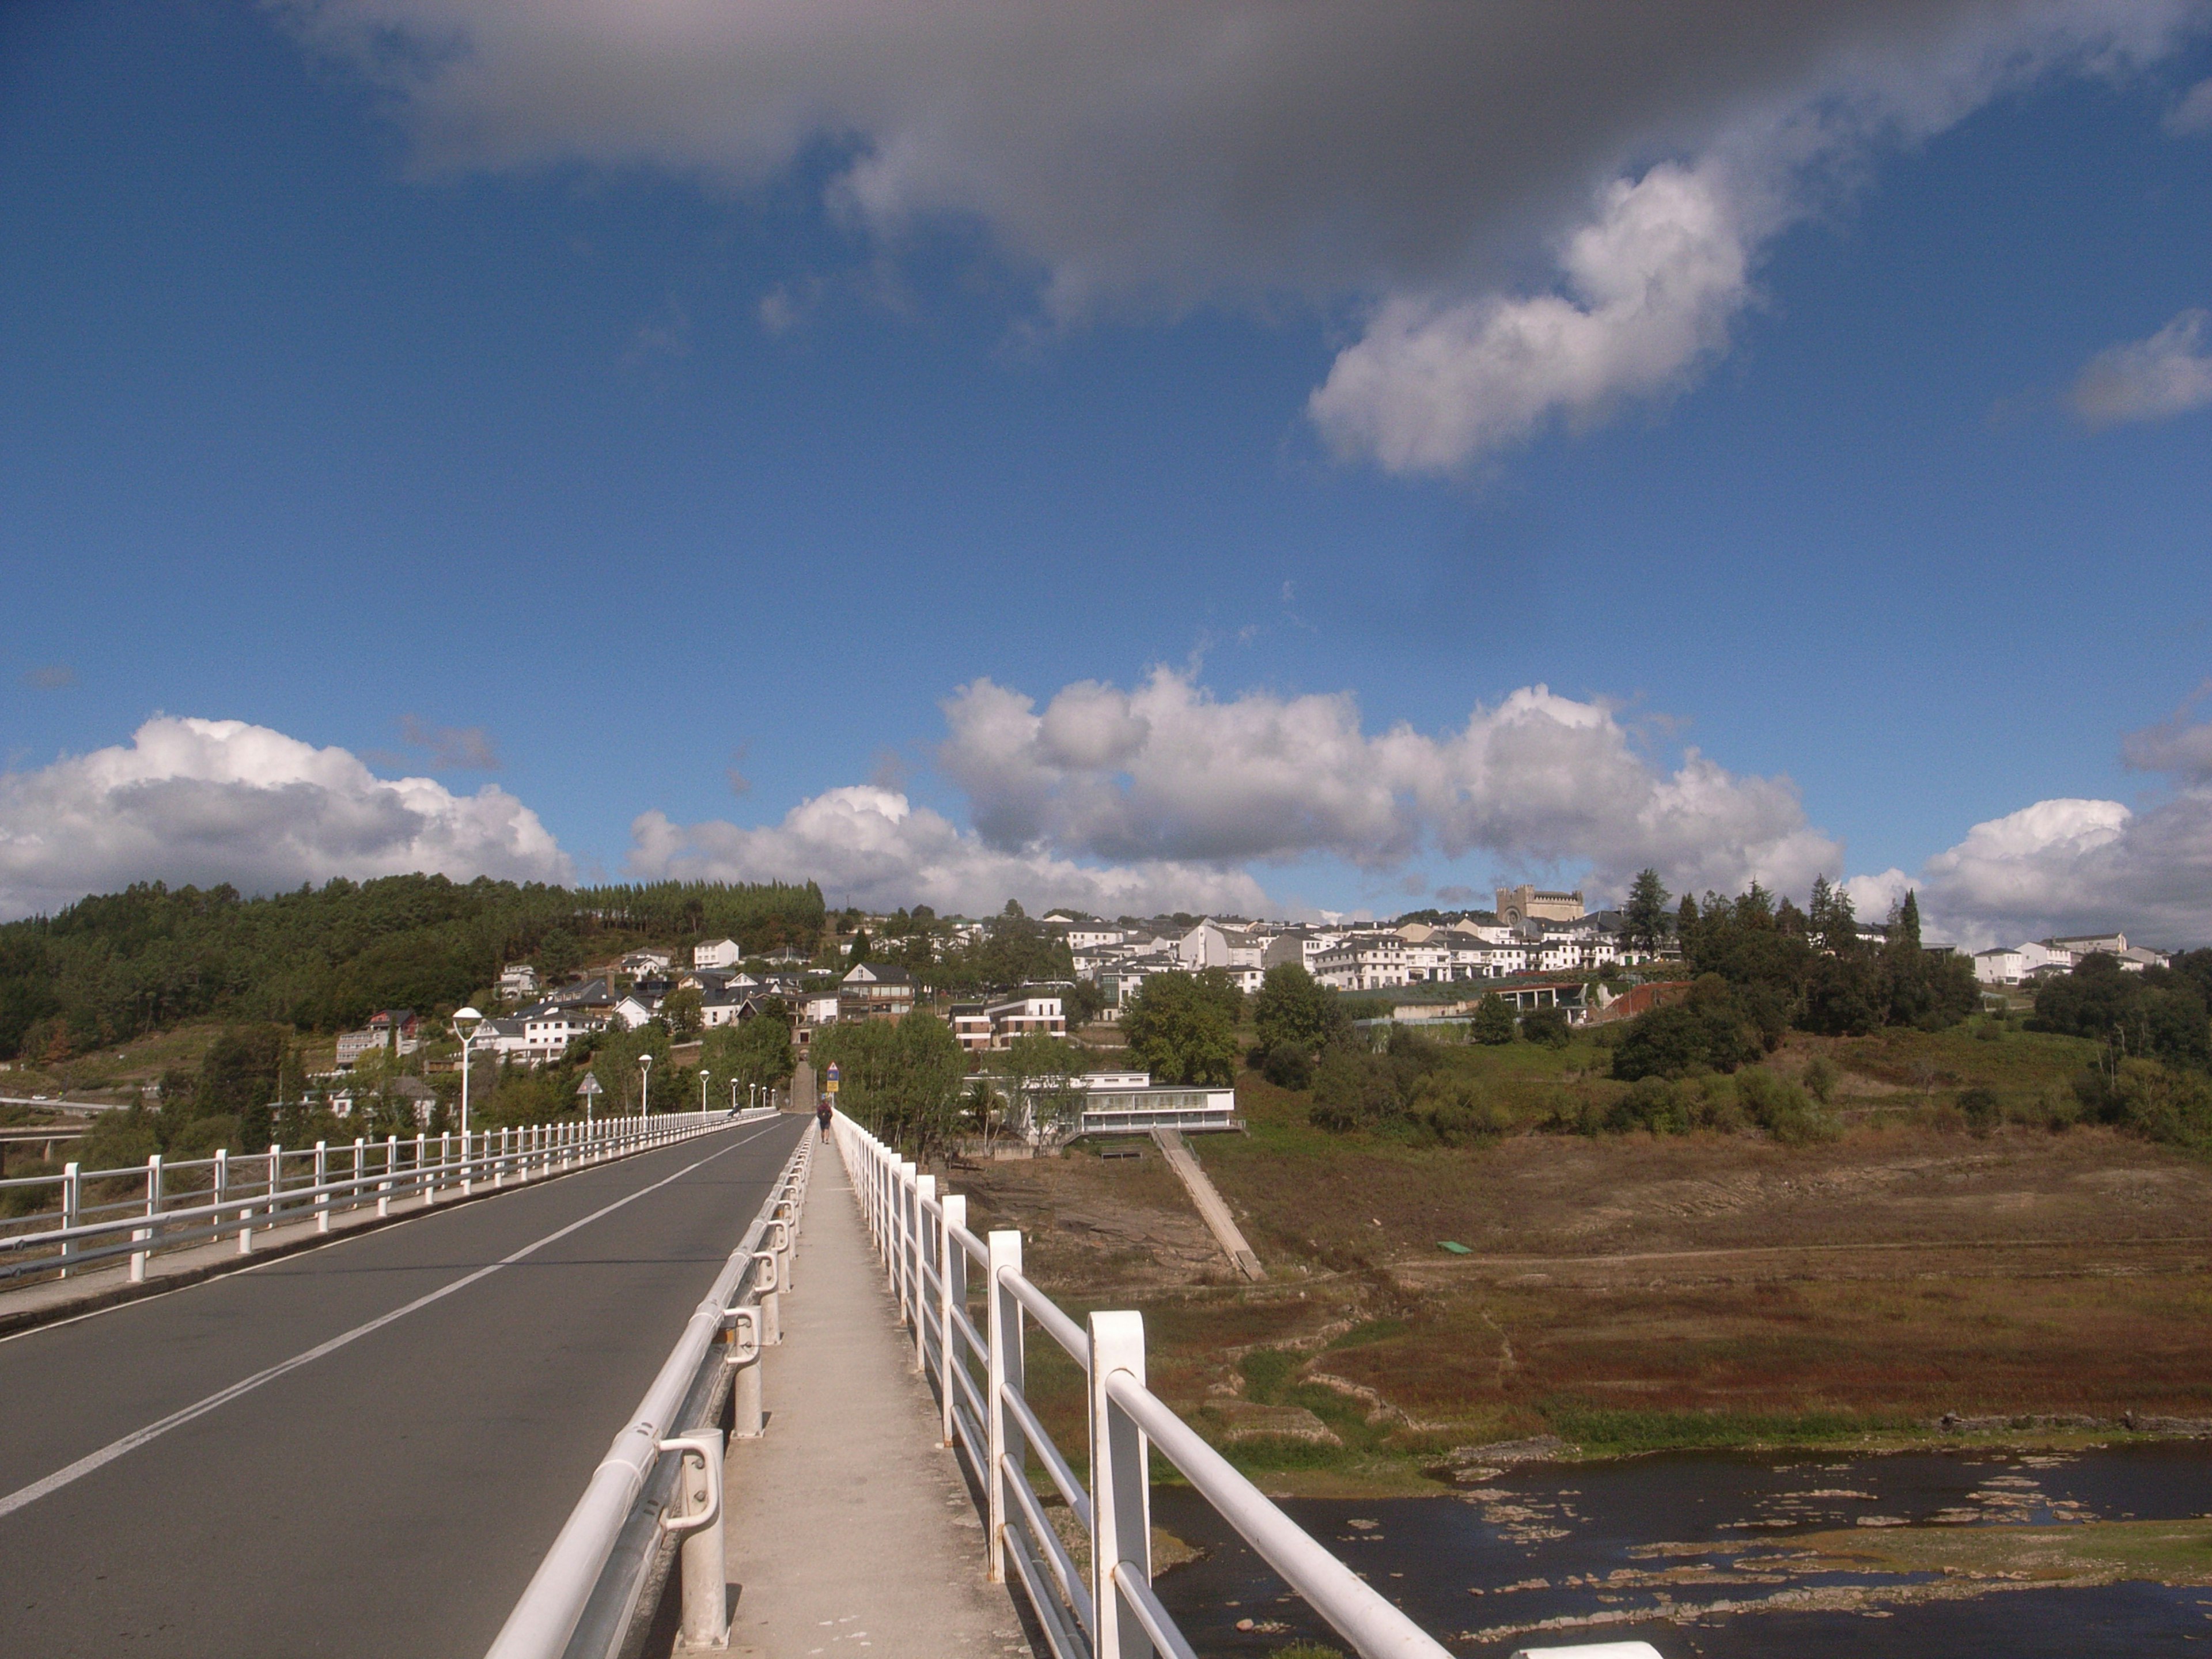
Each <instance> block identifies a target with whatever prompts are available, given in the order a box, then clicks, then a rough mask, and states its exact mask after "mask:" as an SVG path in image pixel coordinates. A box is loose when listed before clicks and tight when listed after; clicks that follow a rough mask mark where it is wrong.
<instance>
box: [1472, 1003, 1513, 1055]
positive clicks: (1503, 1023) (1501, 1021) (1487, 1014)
mask: <svg viewBox="0 0 2212 1659" xmlns="http://www.w3.org/2000/svg"><path fill="white" fill-rule="evenodd" d="M1520 1034H1521V1028H1520V1024H1519V1023H1518V1022H1517V1021H1516V1019H1515V1018H1514V1017H1513V1010H1512V1009H1511V1007H1510V1006H1508V1005H1507V1003H1506V1000H1505V999H1504V997H1502V996H1500V995H1498V993H1497V992H1495V991H1486V992H1485V993H1484V994H1483V997H1482V1000H1481V1001H1480V1002H1478V1003H1476V1004H1475V1005H1474V1018H1473V1019H1471V1020H1469V1021H1468V1036H1472V1037H1473V1038H1474V1040H1475V1041H1476V1042H1482V1043H1487V1044H1489V1045H1490V1046H1491V1047H1492V1048H1500V1047H1503V1046H1504V1044H1506V1043H1508V1042H1512V1041H1513V1039H1514V1038H1515V1037H1516V1036H1519V1035H1520Z"/></svg>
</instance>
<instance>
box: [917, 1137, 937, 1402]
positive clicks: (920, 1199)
mask: <svg viewBox="0 0 2212 1659" xmlns="http://www.w3.org/2000/svg"><path fill="white" fill-rule="evenodd" d="M936 1196H937V1177H936V1176H915V1183H914V1224H915V1225H914V1368H915V1370H918V1371H921V1372H924V1373H927V1371H928V1370H929V1328H930V1327H931V1326H932V1325H933V1324H934V1323H935V1322H936V1320H935V1318H934V1315H935V1313H936V1311H937V1310H935V1309H933V1308H928V1306H927V1297H924V1296H923V1295H922V1291H924V1290H925V1289H926V1288H927V1285H928V1284H929V1279H928V1276H927V1274H926V1273H923V1272H922V1264H923V1263H924V1262H926V1261H928V1260H929V1259H930V1258H931V1257H932V1256H933V1255H936V1254H937V1248H936V1241H935V1240H934V1238H933V1237H932V1236H931V1231H930V1225H929V1206H930V1203H931V1201H932V1200H934V1199H935V1198H936Z"/></svg>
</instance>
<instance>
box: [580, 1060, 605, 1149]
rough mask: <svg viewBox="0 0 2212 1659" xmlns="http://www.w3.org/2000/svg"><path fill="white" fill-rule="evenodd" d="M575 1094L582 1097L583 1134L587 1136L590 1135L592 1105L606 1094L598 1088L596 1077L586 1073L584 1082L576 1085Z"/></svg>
mask: <svg viewBox="0 0 2212 1659" xmlns="http://www.w3.org/2000/svg"><path fill="white" fill-rule="evenodd" d="M576 1092H577V1093H578V1094H580V1095H581V1096H582V1097H584V1133H586V1135H588V1134H590V1133H592V1102H593V1101H595V1100H597V1099H598V1098H599V1097H600V1096H601V1095H603V1094H605V1093H606V1091H605V1089H602V1088H601V1087H599V1079H598V1078H597V1077H595V1076H593V1075H592V1073H589V1072H586V1073H584V1080H583V1081H582V1082H581V1083H579V1084H578V1085H576Z"/></svg>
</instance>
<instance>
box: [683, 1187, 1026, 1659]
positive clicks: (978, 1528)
mask: <svg viewBox="0 0 2212 1659" xmlns="http://www.w3.org/2000/svg"><path fill="white" fill-rule="evenodd" d="M793 1285H794V1289H793V1292H792V1294H791V1295H790V1296H789V1297H787V1298H786V1300H785V1302H784V1304H783V1343H782V1346H780V1347H775V1348H771V1349H769V1352H768V1354H767V1356H766V1357H765V1358H764V1359H763V1362H762V1363H763V1365H764V1366H765V1367H766V1369H765V1370H764V1371H763V1374H762V1379H761V1381H762V1388H761V1392H762V1396H763V1404H764V1405H765V1407H766V1408H767V1411H768V1413H769V1420H768V1432H767V1434H766V1435H764V1436H763V1437H762V1438H760V1439H758V1440H751V1441H744V1440H739V1441H732V1443H731V1448H730V1455H729V1461H728V1463H727V1466H726V1470H727V1474H728V1480H727V1483H726V1488H725V1490H726V1493H727V1498H726V1502H727V1503H728V1505H729V1528H728V1536H729V1550H730V1581H731V1583H733V1584H735V1585H737V1586H738V1605H737V1609H736V1614H735V1617H734V1619H733V1620H732V1627H731V1631H730V1646H731V1649H732V1651H733V1652H734V1653H737V1654H740V1655H748V1656H757V1659H815V1656H823V1659H857V1656H859V1655H861V1654H866V1655H867V1656H869V1659H936V1656H950V1655H976V1656H981V1655H989V1656H993V1659H1001V1656H1008V1655H1023V1656H1027V1655H1029V1654H1030V1644H1029V1641H1028V1639H1027V1638H1025V1637H1024V1635H1023V1633H1022V1628H1021V1622H1020V1620H1019V1619H1018V1617H1017V1616H1016V1614H1015V1612H1014V1607H1013V1604H1012V1601H1009V1600H1008V1599H1007V1593H1006V1589H1005V1587H1003V1586H1000V1585H995V1584H992V1583H988V1582H987V1581H986V1579H985V1577H984V1566H985V1563H984V1551H983V1528H982V1523H981V1521H980V1520H979V1519H978V1518H977V1517H976V1514H975V1504H974V1503H973V1502H972V1501H971V1500H970V1498H969V1493H968V1486H967V1484H966V1482H965V1481H964V1480H963V1479H962V1476H961V1473H960V1469H959V1468H958V1466H957V1463H956V1462H955V1461H954V1455H953V1453H952V1452H951V1451H949V1450H947V1449H945V1448H944V1447H943V1446H941V1445H939V1443H938V1438H939V1417H938V1410H937V1406H936V1402H935V1401H934V1399H933V1396H932V1395H931V1394H930V1392H929V1389H928V1388H927V1385H926V1384H925V1383H923V1381H922V1379H921V1376H920V1375H919V1374H918V1373H916V1372H915V1369H914V1342H913V1340H912V1338H911V1336H910V1334H908V1333H906V1332H903V1331H902V1330H901V1329H900V1328H899V1326H898V1322H897V1317H896V1313H895V1312H894V1310H893V1307H892V1303H891V1298H890V1293H889V1292H888V1291H886V1290H885V1289H884V1275H883V1272H882V1270H881V1269H880V1268H879V1267H878V1265H877V1261H876V1255H875V1252H874V1250H873V1249H872V1248H871V1247H870V1245H869V1243H868V1237H867V1230H866V1226H865V1225H863V1224H862V1222H861V1220H860V1212H859V1210H858V1209H857V1208H856V1207H855V1206H854V1201H853V1189H852V1186H851V1183H850V1182H848V1179H847V1177H846V1173H845V1168H844V1165H843V1164H842V1162H841V1161H840V1160H839V1159H838V1158H837V1156H836V1152H835V1151H834V1149H833V1147H832V1146H829V1145H825V1146H823V1148H822V1150H821V1151H820V1152H817V1154H816V1157H815V1163H814V1176H813V1186H812V1190H811V1192H810V1193H809V1194H808V1195H807V1200H806V1217H805V1223H804V1224H803V1225H802V1226H801V1228H800V1232H799V1252H798V1256H797V1260H796V1261H795V1263H794V1272H793ZM679 1651H681V1650H679Z"/></svg>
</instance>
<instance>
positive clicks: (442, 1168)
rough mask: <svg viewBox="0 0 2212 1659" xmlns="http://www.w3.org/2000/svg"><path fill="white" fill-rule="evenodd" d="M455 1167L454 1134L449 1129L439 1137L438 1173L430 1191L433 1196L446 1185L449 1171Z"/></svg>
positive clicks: (432, 1181) (433, 1179)
mask: <svg viewBox="0 0 2212 1659" xmlns="http://www.w3.org/2000/svg"><path fill="white" fill-rule="evenodd" d="M452 1168H453V1131H452V1130H451V1129H448V1130H447V1131H446V1133H443V1134H441V1135H440V1136H439V1137H438V1173H437V1175H436V1176H435V1177H433V1178H432V1180H431V1182H430V1191H431V1193H432V1194H433V1195H435V1194H436V1192H437V1190H438V1188H441V1187H442V1186H444V1185H445V1184H446V1174H447V1171H448V1170H451V1169H452Z"/></svg>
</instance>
